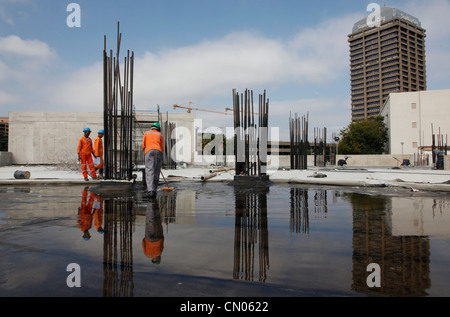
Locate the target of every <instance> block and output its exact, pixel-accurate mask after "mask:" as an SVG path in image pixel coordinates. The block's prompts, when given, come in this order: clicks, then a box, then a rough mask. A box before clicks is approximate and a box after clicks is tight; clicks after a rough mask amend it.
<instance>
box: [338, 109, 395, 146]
mask: <svg viewBox="0 0 450 317" xmlns="http://www.w3.org/2000/svg"><path fill="white" fill-rule="evenodd" d="M383 120H384V118H383V117H382V116H376V117H370V118H368V119H365V120H358V121H355V122H352V123H350V124H349V126H348V127H346V128H344V129H342V130H341V136H342V141H341V142H340V143H339V153H341V154H382V153H383V152H384V150H385V145H386V142H387V140H388V134H387V128H386V126H385V124H384V121H383Z"/></svg>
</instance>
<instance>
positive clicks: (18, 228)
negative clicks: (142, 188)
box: [0, 183, 450, 297]
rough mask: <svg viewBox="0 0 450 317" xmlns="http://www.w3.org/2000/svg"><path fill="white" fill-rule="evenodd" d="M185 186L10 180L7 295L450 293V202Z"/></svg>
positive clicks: (1, 191)
mask: <svg viewBox="0 0 450 317" xmlns="http://www.w3.org/2000/svg"><path fill="white" fill-rule="evenodd" d="M176 188H177V189H176V191H175V192H173V193H164V192H161V193H159V194H158V197H157V199H155V200H152V201H147V200H145V199H143V198H142V193H140V192H138V193H130V192H126V193H125V192H122V193H120V194H118V193H117V192H116V193H111V192H109V193H108V194H107V195H104V194H100V195H99V194H96V192H97V193H98V191H96V190H95V189H96V188H94V187H80V186H46V187H45V186H44V187H21V188H17V187H15V188H13V187H9V188H0V198H1V199H0V255H1V259H2V261H1V262H0V296H98V297H100V296H136V297H138V296H327V295H338V296H367V295H381V296H450V286H449V285H450V273H449V272H448V269H447V268H448V266H449V265H450V255H449V253H448V250H449V246H450V226H449V225H450V198H448V197H446V196H441V195H438V194H429V193H428V194H421V193H409V192H406V191H405V192H402V193H393V192H392V191H387V190H386V189H383V190H377V189H356V188H342V187H340V188H332V187H322V188H319V187H308V186H301V185H275V186H272V187H270V189H269V190H267V191H256V190H251V189H238V188H234V187H231V186H227V185H226V184H223V183H179V184H177V186H176ZM400 194H401V195H400ZM71 263H76V264H78V265H79V268H80V276H79V279H78V280H79V281H80V284H81V287H69V286H68V283H67V280H68V277H69V276H70V277H71V278H72V277H74V275H72V273H74V272H75V271H72V270H67V267H68V265H69V264H71ZM370 263H375V264H378V266H379V269H380V271H379V275H376V276H375V275H371V273H374V274H375V273H377V272H376V271H375V272H372V271H368V265H369V264H370ZM369 275H370V276H371V277H373V278H374V279H372V280H378V281H379V282H380V287H370V286H369V285H368V282H367V281H368V277H369ZM378 277H379V279H378ZM75 280H77V279H76V278H74V279H73V281H75Z"/></svg>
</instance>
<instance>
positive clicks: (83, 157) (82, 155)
mask: <svg viewBox="0 0 450 317" xmlns="http://www.w3.org/2000/svg"><path fill="white" fill-rule="evenodd" d="M83 132H84V136H82V137H81V138H80V139H79V140H78V160H79V161H81V171H82V172H83V177H84V180H85V181H88V180H89V179H88V172H87V166H86V165H89V170H90V171H91V176H92V178H93V179H97V174H96V173H95V170H94V162H93V161H92V148H93V147H92V140H91V138H90V137H89V135H90V134H91V129H89V128H85V129H84V130H83ZM94 156H95V155H94Z"/></svg>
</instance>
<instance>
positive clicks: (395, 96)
mask: <svg viewBox="0 0 450 317" xmlns="http://www.w3.org/2000/svg"><path fill="white" fill-rule="evenodd" d="M380 115H382V116H383V117H384V118H385V124H386V127H387V128H388V129H389V130H388V136H389V141H388V153H389V154H415V155H420V154H425V153H428V154H430V153H431V146H432V142H433V138H432V135H435V144H436V145H438V138H439V137H440V138H441V140H443V145H445V144H446V143H447V135H449V134H450V89H445V90H430V91H418V92H401V93H391V94H390V95H389V98H388V100H387V101H386V103H385V104H384V107H383V108H382V109H381V112H380Z"/></svg>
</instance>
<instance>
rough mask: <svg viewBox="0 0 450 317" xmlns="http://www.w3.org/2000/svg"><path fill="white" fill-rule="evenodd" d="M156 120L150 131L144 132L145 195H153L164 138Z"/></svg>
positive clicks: (159, 167) (156, 184)
mask: <svg viewBox="0 0 450 317" xmlns="http://www.w3.org/2000/svg"><path fill="white" fill-rule="evenodd" d="M160 131H161V126H160V125H159V123H158V122H155V123H153V124H152V128H151V130H150V131H147V132H145V134H144V139H143V141H142V149H143V150H144V152H145V180H146V182H147V192H146V193H145V196H146V197H155V196H156V190H157V189H158V184H159V174H160V172H161V166H162V160H163V152H164V138H163V136H162V134H161V132H160Z"/></svg>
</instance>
